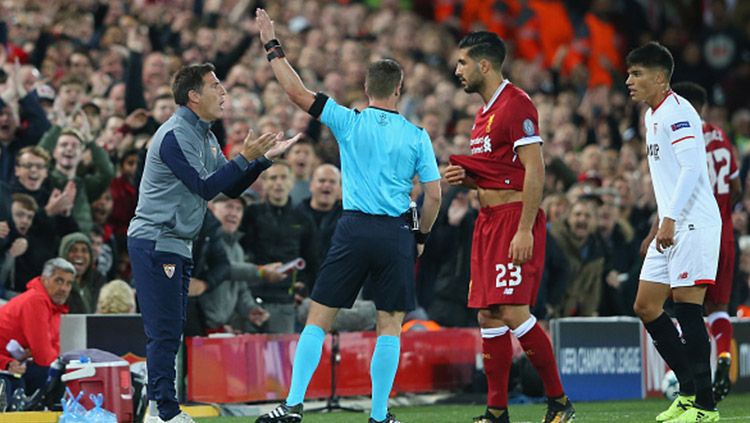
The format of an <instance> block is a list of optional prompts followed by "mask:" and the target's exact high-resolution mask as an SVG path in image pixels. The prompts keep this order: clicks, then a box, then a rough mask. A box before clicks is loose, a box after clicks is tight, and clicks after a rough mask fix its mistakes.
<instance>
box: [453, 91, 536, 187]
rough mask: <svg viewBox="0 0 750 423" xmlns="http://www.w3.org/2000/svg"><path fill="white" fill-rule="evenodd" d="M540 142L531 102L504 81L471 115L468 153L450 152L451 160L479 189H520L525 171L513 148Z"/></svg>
mask: <svg viewBox="0 0 750 423" xmlns="http://www.w3.org/2000/svg"><path fill="white" fill-rule="evenodd" d="M541 142H542V138H541V137H540V136H539V123H538V115H537V111H536V107H534V103H532V101H531V99H530V98H529V96H528V94H526V93H525V92H524V91H523V90H521V89H520V88H517V87H516V86H514V85H513V84H511V83H510V82H508V81H507V80H505V81H503V83H502V84H500V86H499V87H498V89H497V91H496V92H495V95H493V96H492V99H490V101H489V102H488V103H487V104H486V105H485V106H484V107H482V108H481V109H479V111H478V112H477V115H476V117H475V118H474V127H473V128H472V130H471V142H470V148H471V154H470V155H452V156H451V157H450V161H451V163H452V164H454V165H459V166H461V167H463V168H464V169H466V172H467V174H468V175H469V176H471V177H473V178H474V179H475V180H476V183H477V185H478V186H479V187H481V188H490V189H513V190H517V191H522V190H523V178H524V175H525V173H526V170H525V169H524V167H523V164H521V161H520V160H518V156H517V155H516V148H518V147H520V146H522V145H527V144H533V143H541Z"/></svg>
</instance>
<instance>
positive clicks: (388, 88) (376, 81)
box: [366, 59, 404, 99]
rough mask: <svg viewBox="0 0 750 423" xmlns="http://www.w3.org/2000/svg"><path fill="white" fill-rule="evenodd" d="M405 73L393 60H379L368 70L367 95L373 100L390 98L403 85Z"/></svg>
mask: <svg viewBox="0 0 750 423" xmlns="http://www.w3.org/2000/svg"><path fill="white" fill-rule="evenodd" d="M403 76H404V73H403V71H402V70H401V65H399V64H398V62H397V61H395V60H393V59H383V60H378V61H377V62H374V63H372V64H371V65H370V68H369V69H367V79H366V81H367V94H368V95H369V96H370V97H372V98H378V99H384V98H388V96H390V95H391V94H393V92H394V91H395V90H396V87H398V86H399V84H401V81H402V80H403Z"/></svg>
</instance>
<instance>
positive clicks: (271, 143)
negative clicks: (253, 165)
mask: <svg viewBox="0 0 750 423" xmlns="http://www.w3.org/2000/svg"><path fill="white" fill-rule="evenodd" d="M283 136H284V133H283V132H266V133H265V134H263V135H261V136H260V137H258V138H254V133H253V130H252V129H251V130H250V131H249V132H248V133H247V137H245V141H244V142H243V144H242V152H241V153H240V154H242V156H243V157H245V159H247V161H249V162H251V161H253V160H255V159H257V158H258V157H260V156H265V157H266V158H267V159H268V160H273V159H275V158H277V157H279V156H280V155H282V154H284V152H285V151H286V150H288V149H289V147H291V146H292V144H294V143H295V142H297V141H298V140H299V139H300V137H302V134H301V133H300V134H297V135H295V136H294V137H292V138H289V139H287V140H282V137H283Z"/></svg>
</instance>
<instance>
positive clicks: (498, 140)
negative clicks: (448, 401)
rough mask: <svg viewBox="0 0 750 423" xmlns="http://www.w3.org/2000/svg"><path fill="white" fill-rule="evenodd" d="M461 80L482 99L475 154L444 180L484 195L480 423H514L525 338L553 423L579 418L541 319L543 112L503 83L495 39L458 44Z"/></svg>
mask: <svg viewBox="0 0 750 423" xmlns="http://www.w3.org/2000/svg"><path fill="white" fill-rule="evenodd" d="M458 48H459V52H458V64H457V66H456V72H455V73H456V76H457V77H458V78H459V80H460V81H461V83H462V84H463V86H464V91H466V92H469V93H474V92H475V93H478V94H480V95H481V96H482V99H483V100H484V103H485V105H484V107H482V108H481V109H480V110H479V111H477V115H476V117H475V119H474V127H473V129H472V133H471V141H470V146H471V154H470V155H461V156H459V155H454V156H451V165H450V166H448V167H447V168H446V170H445V173H444V176H445V178H446V180H447V181H448V182H449V183H451V184H452V185H464V186H466V187H468V188H474V189H477V191H478V193H479V204H480V205H481V209H480V213H479V217H478V218H477V221H476V224H475V226H474V241H473V245H472V257H471V284H470V286H469V307H471V308H478V309H479V314H478V319H479V326H480V328H481V332H482V349H483V351H484V369H485V373H486V376H487V384H488V394H487V409H486V411H485V413H484V415H482V416H479V417H477V418H476V419H475V420H474V421H475V422H479V423H496V422H507V421H509V417H508V408H507V407H508V378H509V376H510V365H511V361H512V357H513V347H512V344H511V339H510V334H511V333H513V335H514V336H515V337H516V338H517V339H518V341H519V342H520V343H521V346H522V347H523V349H524V351H525V352H526V355H527V357H528V358H529V360H530V361H531V363H532V364H533V365H534V367H535V368H536V370H537V371H538V372H539V375H540V377H541V379H542V381H543V382H544V390H545V393H546V395H547V398H548V400H547V413H546V416H545V418H544V420H543V421H544V422H568V421H570V420H572V419H573V418H574V416H575V410H574V409H573V405H572V404H571V403H570V401H569V400H568V398H567V396H566V395H565V393H564V391H563V387H562V384H561V383H560V375H559V374H558V372H557V365H556V363H555V356H554V352H553V351H552V344H551V342H550V339H549V337H548V336H547V334H546V333H545V332H544V329H542V327H541V326H540V325H539V324H538V323H537V321H536V317H534V316H533V315H532V314H531V311H530V306H531V305H532V304H534V302H535V301H536V295H537V291H538V290H539V284H540V281H541V278H542V270H543V267H544V247H545V232H546V228H545V220H546V219H545V217H544V213H543V212H542V211H541V210H540V209H539V205H540V203H541V201H542V188H543V183H544V162H543V160H542V151H541V143H542V138H541V137H540V136H539V124H538V117H537V111H536V107H535V106H534V104H533V103H532V102H531V99H530V98H529V96H528V95H527V94H526V93H525V92H523V91H522V90H521V89H520V88H517V87H515V86H514V85H513V84H511V83H510V82H509V81H508V80H506V79H505V77H504V76H503V74H502V66H503V62H504V61H505V51H506V49H505V43H504V42H503V40H501V39H500V37H498V36H497V35H496V34H493V33H490V32H472V33H470V34H468V35H467V36H466V37H464V39H463V40H461V42H460V43H459V45H458Z"/></svg>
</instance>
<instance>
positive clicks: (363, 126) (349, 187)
mask: <svg viewBox="0 0 750 423" xmlns="http://www.w3.org/2000/svg"><path fill="white" fill-rule="evenodd" d="M320 121H321V122H322V123H324V124H325V125H326V126H328V128H330V129H331V131H332V132H333V135H334V137H336V140H337V141H338V143H339V152H340V154H341V175H342V177H341V180H342V187H343V200H344V210H356V211H360V212H363V213H367V214H375V215H388V216H400V215H402V214H403V213H404V212H406V211H407V210H408V208H409V202H410V198H409V194H410V193H411V189H412V180H413V178H414V176H415V175H419V182H422V183H425V182H432V181H436V180H438V179H440V172H439V171H438V167H437V161H436V160H435V152H434V151H433V149H432V142H430V136H429V135H427V131H425V130H424V129H422V128H420V127H418V126H416V125H414V124H412V123H411V122H409V121H408V120H406V118H404V117H403V116H401V115H400V114H399V113H397V112H394V111H391V110H385V109H380V108H377V107H372V106H370V107H368V108H366V109H364V110H363V111H361V112H360V111H358V110H352V109H349V108H347V107H344V106H341V105H339V104H337V103H336V102H335V101H334V100H333V99H332V98H328V99H327V100H326V103H325V106H324V107H323V111H322V113H321V114H320Z"/></svg>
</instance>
